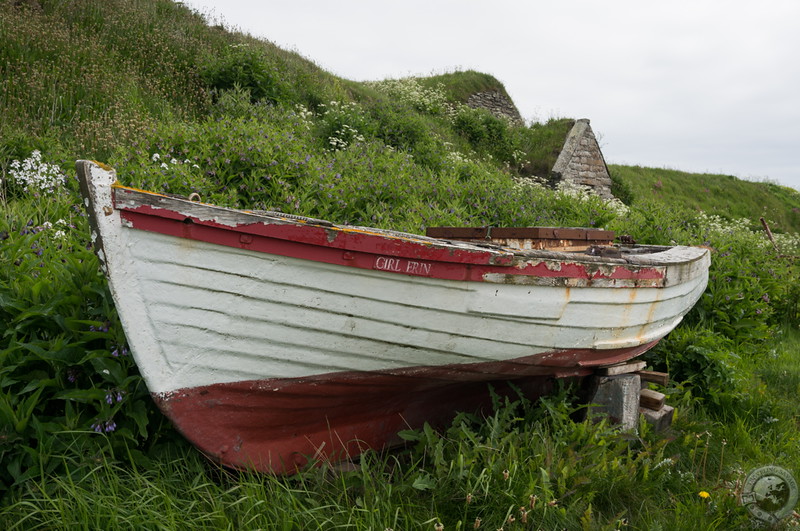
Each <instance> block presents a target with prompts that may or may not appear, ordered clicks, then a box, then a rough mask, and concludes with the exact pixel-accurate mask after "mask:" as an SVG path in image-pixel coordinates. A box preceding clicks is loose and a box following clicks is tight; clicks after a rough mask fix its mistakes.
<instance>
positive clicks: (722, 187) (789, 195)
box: [609, 165, 800, 232]
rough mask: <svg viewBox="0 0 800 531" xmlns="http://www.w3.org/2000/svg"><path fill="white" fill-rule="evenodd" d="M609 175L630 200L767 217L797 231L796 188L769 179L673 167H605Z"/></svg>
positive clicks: (775, 225)
mask: <svg viewBox="0 0 800 531" xmlns="http://www.w3.org/2000/svg"><path fill="white" fill-rule="evenodd" d="M609 171H610V172H611V175H612V178H614V179H615V180H617V181H618V182H621V183H622V186H623V187H625V188H627V189H628V190H629V191H630V194H631V196H632V199H633V201H640V202H643V201H654V202H656V203H662V204H678V205H682V206H684V207H686V208H689V209H692V210H702V211H705V212H707V213H709V214H716V215H719V216H722V217H723V218H725V219H736V218H749V219H750V220H752V221H753V222H755V223H757V222H758V218H759V217H764V218H765V219H767V220H768V221H769V222H770V224H771V228H772V230H773V231H776V232H800V192H798V191H797V190H795V189H794V188H789V187H786V186H781V185H778V184H774V183H769V182H752V181H745V180H742V179H737V178H736V177H732V176H730V175H712V174H705V173H703V174H700V173H687V172H681V171H677V170H669V169H657V168H642V167H639V166H618V165H611V166H610V167H609Z"/></svg>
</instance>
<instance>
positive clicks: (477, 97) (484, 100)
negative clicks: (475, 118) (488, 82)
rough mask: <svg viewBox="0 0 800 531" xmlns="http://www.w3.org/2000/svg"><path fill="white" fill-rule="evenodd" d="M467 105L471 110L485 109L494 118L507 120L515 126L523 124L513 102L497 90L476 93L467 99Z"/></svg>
mask: <svg viewBox="0 0 800 531" xmlns="http://www.w3.org/2000/svg"><path fill="white" fill-rule="evenodd" d="M467 105H468V106H470V107H472V108H473V109H486V110H487V111H489V112H491V113H492V114H494V115H495V116H502V117H504V118H508V119H509V120H511V122H513V123H514V124H516V125H522V124H523V123H524V122H523V120H522V116H521V115H520V114H519V110H518V109H517V106H516V105H514V102H513V101H511V100H510V99H508V98H507V97H506V95H505V94H503V93H502V92H500V91H499V90H492V91H488V92H476V93H475V94H472V95H471V96H470V97H469V98H468V99H467Z"/></svg>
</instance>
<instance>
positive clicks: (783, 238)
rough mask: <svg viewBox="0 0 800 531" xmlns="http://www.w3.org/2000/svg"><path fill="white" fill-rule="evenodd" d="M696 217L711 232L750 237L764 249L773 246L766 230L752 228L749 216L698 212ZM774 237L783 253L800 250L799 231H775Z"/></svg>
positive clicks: (702, 226)
mask: <svg viewBox="0 0 800 531" xmlns="http://www.w3.org/2000/svg"><path fill="white" fill-rule="evenodd" d="M696 219H697V224H698V226H699V227H700V228H701V229H703V230H705V231H707V232H709V233H711V234H719V235H725V234H727V235H736V236H738V237H748V238H749V239H750V240H752V243H753V245H755V246H757V247H758V248H759V249H762V250H766V249H768V248H770V247H772V243H771V242H770V241H769V240H768V239H767V237H766V235H765V233H764V231H761V230H757V231H753V230H752V229H751V228H750V227H752V226H754V223H753V222H752V221H751V220H750V219H748V218H736V219H733V220H727V219H724V218H722V217H721V216H718V215H716V214H706V213H705V212H700V213H698V214H697V218H696ZM773 238H774V239H775V245H776V246H777V247H778V250H779V251H780V252H781V253H784V254H796V253H798V252H799V251H800V235H798V234H797V233H793V234H785V233H773Z"/></svg>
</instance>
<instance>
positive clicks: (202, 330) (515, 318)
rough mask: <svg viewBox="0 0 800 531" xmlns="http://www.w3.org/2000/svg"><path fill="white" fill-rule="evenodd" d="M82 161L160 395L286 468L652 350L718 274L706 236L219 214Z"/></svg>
mask: <svg viewBox="0 0 800 531" xmlns="http://www.w3.org/2000/svg"><path fill="white" fill-rule="evenodd" d="M78 169H79V175H80V176H81V180H82V190H83V193H84V195H85V197H86V198H87V201H88V210H89V212H90V220H91V224H92V230H93V240H94V241H96V243H97V247H98V251H99V252H102V260H103V266H104V268H105V269H104V270H105V271H106V274H107V276H108V278H109V286H110V289H111V292H112V295H113V297H114V300H115V304H116V306H117V310H118V313H119V316H120V320H121V322H122V324H123V327H124V329H125V332H126V336H127V338H128V342H129V345H130V347H131V352H132V354H133V355H134V357H135V359H136V362H137V365H138V366H139V369H140V371H141V373H142V375H143V377H144V379H145V381H146V383H147V385H148V388H149V390H150V392H151V393H152V394H153V396H154V398H155V399H156V401H157V402H158V403H159V404H160V406H161V407H162V408H163V410H164V412H165V413H166V414H167V415H168V416H169V417H170V418H171V419H172V420H173V421H174V422H175V423H176V425H177V426H178V428H179V429H180V430H181V431H182V432H183V433H184V434H185V435H186V437H187V438H188V439H189V440H191V441H192V442H193V443H194V444H196V445H197V446H198V447H199V448H200V449H201V450H202V451H203V452H205V453H206V454H207V455H209V456H210V457H212V458H214V459H216V460H218V461H219V462H221V463H223V464H226V465H229V466H236V467H245V466H254V467H255V468H257V469H259V470H267V471H274V472H279V473H288V472H292V471H294V470H295V467H296V466H300V465H302V464H303V463H304V462H305V459H306V458H307V457H309V456H316V458H322V459H335V458H337V457H341V456H342V455H352V454H353V453H357V452H358V451H359V448H362V447H370V448H379V447H381V446H384V445H386V444H391V443H392V442H395V441H396V437H395V435H396V431H397V430H398V429H404V428H406V427H419V426H420V425H421V424H422V423H423V422H424V421H437V420H438V421H446V420H448V419H449V418H450V417H451V416H452V415H453V414H454V412H455V411H457V410H463V409H471V408H478V407H484V406H486V399H487V396H486V389H487V384H488V383H489V382H493V383H494V384H495V385H496V386H499V387H502V386H503V385H504V384H503V383H502V382H504V381H506V380H512V381H514V382H515V384H517V385H519V386H520V387H522V388H524V389H526V390H527V391H528V392H530V393H531V395H532V396H538V395H540V394H541V393H543V392H546V390H547V386H548V385H549V383H548V382H549V381H551V380H552V379H553V378H568V377H573V378H580V377H583V376H585V375H587V374H589V373H590V372H591V370H592V367H596V366H600V365H605V364H609V363H614V362H617V361H624V360H627V359H630V358H632V357H635V356H637V355H639V354H641V353H642V352H644V351H646V350H647V349H648V348H650V347H652V346H653V345H654V344H655V343H656V342H657V341H658V340H659V339H661V338H662V337H663V336H664V335H666V334H667V333H668V332H669V331H670V330H672V329H673V328H674V327H675V326H676V325H677V324H678V323H679V322H680V320H681V319H682V317H683V315H685V313H686V312H687V311H688V310H689V309H690V308H691V307H692V305H693V304H694V302H695V301H696V300H697V298H699V297H700V295H701V294H702V292H703V291H704V289H705V285H706V282H707V275H708V264H709V257H708V252H707V251H706V250H702V249H694V248H686V247H669V248H668V247H631V248H626V249H624V250H623V251H619V250H617V251H615V256H614V257H605V258H604V257H598V256H589V255H587V254H582V253H564V252H552V251H547V250H519V249H512V248H508V247H498V246H484V245H474V244H471V243H465V242H451V241H447V240H441V239H436V238H429V237H425V236H419V235H410V234H403V233H397V232H391V231H382V230H378V229H371V228H365V227H346V226H336V225H333V224H331V223H328V222H324V221H320V220H312V219H308V218H296V217H292V216H288V215H284V214H280V213H268V214H265V215H260V214H256V213H249V212H241V211H233V210H229V209H222V208H218V207H213V206H210V205H203V204H198V203H193V202H190V201H186V200H182V199H175V198H170V197H166V196H162V195H158V194H151V193H147V192H143V191H138V190H133V189H129V188H124V187H120V186H119V185H117V184H115V175H114V173H113V171H107V170H106V169H103V168H100V167H99V166H96V165H94V164H93V163H88V162H85V161H79V163H78ZM337 441H340V442H339V443H337ZM341 441H344V442H341ZM351 441H360V442H358V443H356V442H351ZM337 444H338V445H337Z"/></svg>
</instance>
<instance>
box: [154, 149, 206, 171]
mask: <svg viewBox="0 0 800 531" xmlns="http://www.w3.org/2000/svg"><path fill="white" fill-rule="evenodd" d="M150 160H152V161H153V162H155V163H156V164H158V161H160V160H161V155H159V154H158V153H153V155H152V156H151V157H150ZM169 164H172V165H177V164H191V165H192V168H199V167H200V166H198V165H197V164H194V163H193V162H192V161H191V160H189V159H184V161H183V162H181V161H179V160H178V159H176V158H175V157H172V158H171V159H170V160H169ZM169 164H167V163H166V162H162V163H161V164H160V166H161V167H162V168H163V169H165V170H166V169H169Z"/></svg>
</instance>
